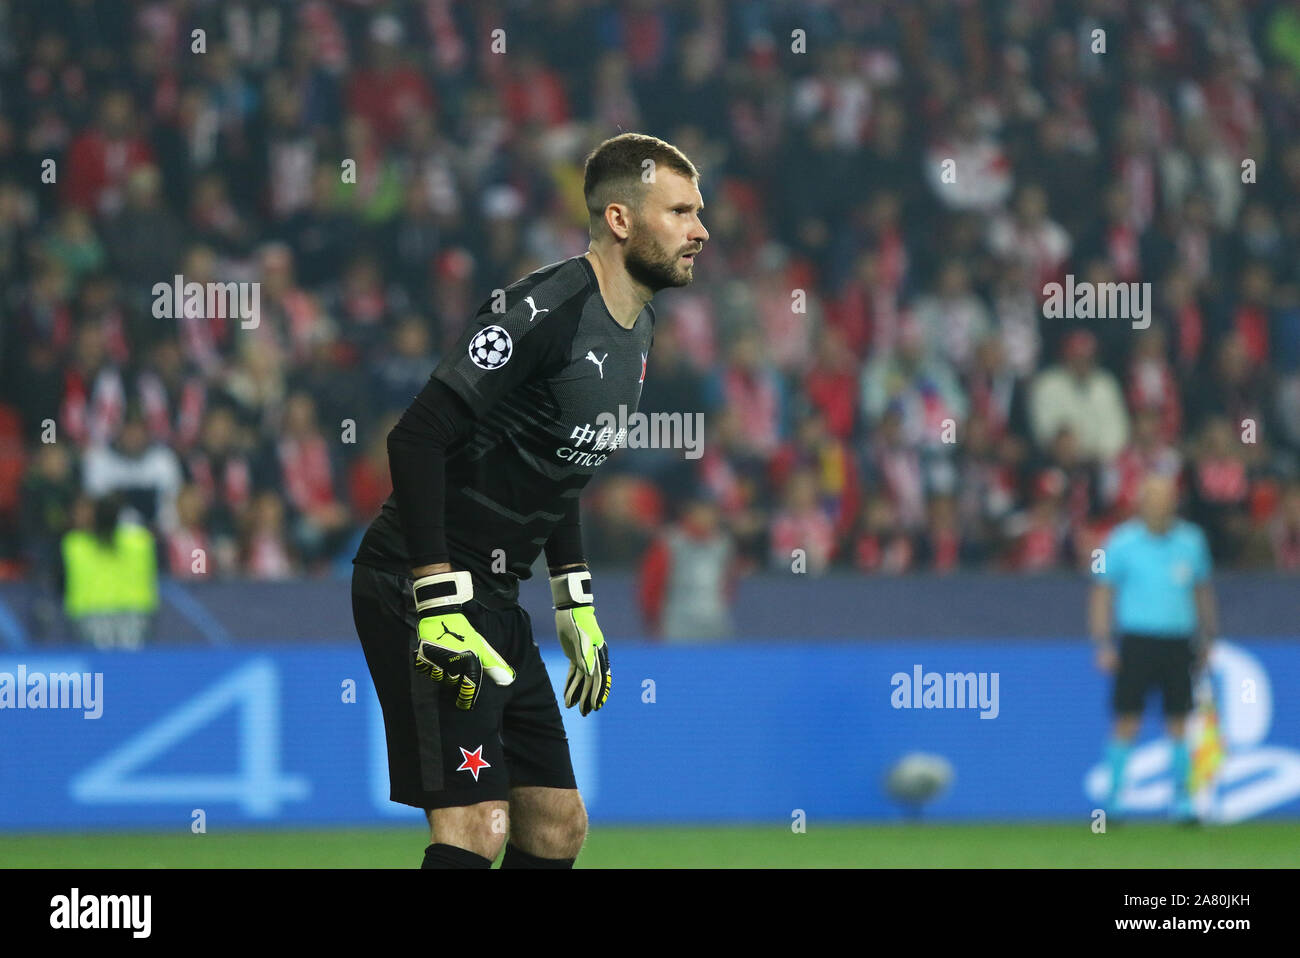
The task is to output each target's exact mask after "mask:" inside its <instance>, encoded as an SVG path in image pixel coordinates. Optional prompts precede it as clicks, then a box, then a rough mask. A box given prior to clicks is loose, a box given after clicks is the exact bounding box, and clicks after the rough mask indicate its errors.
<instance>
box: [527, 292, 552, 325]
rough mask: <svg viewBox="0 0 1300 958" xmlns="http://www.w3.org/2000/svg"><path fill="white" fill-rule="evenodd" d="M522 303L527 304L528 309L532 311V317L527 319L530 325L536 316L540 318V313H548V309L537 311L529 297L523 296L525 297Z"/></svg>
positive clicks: (535, 305)
mask: <svg viewBox="0 0 1300 958" xmlns="http://www.w3.org/2000/svg"><path fill="white" fill-rule="evenodd" d="M524 302H525V303H527V304H528V308H529V309H531V310H532V311H533V315H531V316H529V317H528V321H529V322H530V323H531V322H532V321H533V320H534V319H536V318H537V317H538V316H540V315H541V314H542V313H549V312H550V309H549V308H547V309H538V308H537V304H536V303H534V302H533V298H532V297H531V296H525V297H524Z"/></svg>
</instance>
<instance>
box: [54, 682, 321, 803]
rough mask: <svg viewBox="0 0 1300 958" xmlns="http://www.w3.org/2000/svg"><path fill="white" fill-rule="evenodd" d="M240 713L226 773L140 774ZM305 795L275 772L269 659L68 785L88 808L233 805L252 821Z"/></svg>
mask: <svg viewBox="0 0 1300 958" xmlns="http://www.w3.org/2000/svg"><path fill="white" fill-rule="evenodd" d="M231 707H235V708H237V710H238V726H239V741H238V755H239V767H238V769H237V770H235V771H234V772H232V773H230V774H226V775H207V774H198V775H184V774H178V773H167V774H155V775H140V774H138V773H139V770H140V769H141V768H142V767H143V766H145V765H146V764H147V763H148V762H150V761H151V760H153V759H155V758H157V757H158V756H160V755H162V754H163V753H164V752H166V751H167V750H168V749H169V748H171V747H172V746H173V745H176V744H177V743H178V742H181V741H183V740H184V739H185V737H186V736H188V735H190V734H191V733H192V732H194V730H195V729H199V728H202V727H203V726H204V725H207V724H208V723H209V722H212V721H213V720H214V719H216V718H217V716H219V715H220V714H221V713H222V712H224V711H225V710H226V709H228V708H231ZM310 792H311V786H310V783H309V782H308V781H307V779H305V778H303V777H302V776H298V775H281V774H280V675H279V672H278V670H277V669H276V667H275V664H274V663H273V662H271V661H270V660H269V659H254V660H253V661H251V662H249V663H248V664H247V665H244V666H241V667H240V668H238V669H236V670H235V671H234V672H231V673H230V674H229V675H227V676H226V677H225V678H223V679H222V680H221V681H220V682H218V683H217V684H216V685H213V686H211V687H210V688H208V689H206V690H204V691H203V692H201V693H200V694H199V695H197V696H195V697H194V698H192V699H189V700H187V701H186V702H185V703H184V704H183V705H181V706H180V707H179V708H177V709H175V710H173V711H172V712H170V713H169V714H167V715H165V716H163V717H162V718H161V719H159V720H158V721H157V722H154V723H153V724H152V725H150V726H148V727H147V728H146V729H144V730H143V731H141V732H138V733H136V734H135V735H134V736H132V737H131V738H130V739H128V740H127V741H126V742H125V743H124V744H122V745H119V746H118V747H117V748H115V749H113V750H112V751H111V752H109V753H108V754H107V755H105V756H104V757H103V758H102V759H100V760H99V761H98V762H96V763H95V764H94V765H92V766H91V767H90V768H88V769H86V770H85V771H84V772H82V773H81V774H80V775H78V776H77V777H76V778H74V779H73V780H72V796H73V798H75V799H76V800H78V801H80V802H84V803H86V804H109V803H112V804H158V803H161V802H195V803H203V802H207V803H215V802H234V803H236V804H237V805H239V807H240V808H242V809H243V811H244V812H245V814H247V815H249V816H250V817H253V818H270V817H272V816H274V815H275V814H276V813H277V812H279V810H280V806H281V804H282V803H284V802H289V801H301V800H302V799H305V798H306V797H307V796H308V795H309V794H310Z"/></svg>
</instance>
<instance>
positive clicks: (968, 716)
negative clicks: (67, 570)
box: [0, 640, 1300, 831]
mask: <svg viewBox="0 0 1300 958" xmlns="http://www.w3.org/2000/svg"><path fill="white" fill-rule="evenodd" d="M613 652H614V655H613V662H614V674H615V677H616V681H615V685H614V692H613V694H612V696H611V698H610V701H609V704H608V705H607V706H606V707H605V708H604V709H603V710H602V711H601V712H599V713H596V714H593V715H591V716H589V717H587V718H582V717H581V716H579V715H578V714H577V712H576V710H570V711H566V712H565V722H566V725H567V728H568V732H569V736H570V742H571V748H572V754H573V758H574V765H575V771H576V774H577V777H578V782H579V785H580V787H581V788H582V789H583V792H584V795H585V797H586V799H587V803H588V807H589V809H590V813H591V818H592V820H593V821H595V822H628V823H632V822H772V821H777V820H783V821H786V822H788V821H790V820H791V816H792V815H794V814H796V813H797V812H799V811H801V812H802V813H803V814H804V815H806V816H807V817H808V819H810V820H822V821H852V820H888V819H894V818H898V817H899V816H900V815H901V814H902V812H901V810H900V809H899V808H898V807H897V806H896V805H895V804H894V803H893V802H892V801H891V799H890V798H889V797H888V796H887V795H886V794H885V792H884V790H883V788H882V783H883V780H884V777H885V775H886V772H887V771H888V769H889V768H890V766H891V765H893V763H895V762H896V761H897V760H898V759H899V758H900V757H902V756H903V755H904V754H907V753H909V752H914V751H922V752H927V753H934V754H938V755H941V756H943V757H945V758H946V759H947V760H948V761H949V762H950V763H951V764H952V766H953V768H954V770H955V778H954V780H953V782H952V784H951V786H950V787H949V788H948V789H947V791H946V792H945V793H944V794H942V795H941V796H940V797H939V798H937V799H936V800H935V802H934V803H933V804H932V805H930V806H928V807H927V808H926V810H925V814H926V816H927V817H928V818H931V819H934V820H954V821H956V820H1026V819H1038V820H1049V819H1057V820H1059V819H1069V818H1073V817H1076V816H1087V815H1088V813H1089V811H1090V810H1091V809H1092V808H1094V807H1095V806H1096V805H1097V803H1098V800H1099V798H1100V796H1101V794H1102V793H1103V790H1104V788H1105V784H1106V783H1105V772H1104V770H1103V769H1102V767H1101V766H1100V762H1099V759H1100V756H1101V752H1102V747H1103V744H1104V741H1105V738H1106V735H1107V730H1108V725H1109V720H1108V716H1107V708H1106V703H1107V696H1108V691H1109V690H1108V684H1107V682H1106V680H1105V678H1104V677H1103V676H1102V675H1100V674H1099V673H1098V672H1097V671H1096V670H1095V668H1094V667H1093V664H1092V660H1091V655H1090V652H1089V649H1088V647H1087V643H1086V642H1083V641H1076V642H1068V641H1061V640H1045V641H1041V642H1031V641H1017V642H1011V643H1008V642H1001V643H995V642H984V641H977V640H962V641H912V642H894V643H885V642H873V643H861V642H858V643H854V642H836V643H805V642H800V643H794V642H791V643H788V644H780V645H777V644H768V645H752V644H750V645H742V644H737V645H729V646H711V647H707V648H705V647H657V646H652V645H645V644H633V643H627V642H625V643H621V644H619V645H618V646H617V647H616V648H614V649H613ZM546 658H547V667H548V669H549V671H550V673H551V676H552V680H553V681H556V682H558V681H560V680H561V679H562V677H563V675H564V671H565V667H566V663H565V662H564V660H563V659H562V658H561V657H560V656H559V655H558V653H548V654H547V656H546ZM1213 668H1214V674H1215V677H1216V679H1217V686H1218V688H1219V689H1220V695H1219V717H1220V723H1221V730H1222V738H1223V741H1224V745H1225V749H1226V759H1225V761H1224V762H1223V763H1222V765H1221V766H1220V768H1219V776H1218V778H1219V780H1218V783H1217V787H1216V790H1215V791H1214V793H1213V794H1210V795H1208V796H1206V797H1205V798H1204V801H1205V802H1207V805H1206V813H1207V815H1209V816H1210V817H1212V818H1217V819H1219V820H1222V821H1235V820H1242V819H1247V818H1254V817H1258V816H1288V817H1294V816H1297V815H1298V814H1300V704H1298V703H1297V699H1296V697H1295V696H1293V695H1291V696H1283V695H1277V694H1275V693H1276V691H1277V690H1279V689H1283V690H1294V689H1297V688H1300V647H1297V645H1296V643H1294V642H1279V641H1269V640H1258V641H1231V642H1221V643H1220V644H1219V646H1218V648H1217V650H1216V653H1215V657H1214V661H1213ZM954 677H955V679H954ZM55 706H57V707H55ZM1160 735H1161V731H1160V724H1159V717H1158V714H1157V710H1156V703H1154V702H1153V703H1151V711H1150V713H1149V714H1148V716H1147V719H1146V724H1145V725H1144V727H1143V739H1142V742H1141V743H1140V745H1139V748H1138V749H1136V750H1135V752H1134V757H1133V760H1132V763H1131V768H1132V769H1133V776H1132V781H1131V782H1130V783H1129V785H1128V788H1127V789H1126V798H1127V800H1128V803H1129V805H1130V806H1131V807H1132V808H1134V809H1135V810H1137V811H1142V810H1149V811H1152V812H1155V811H1158V810H1159V809H1160V808H1161V807H1162V806H1163V804H1164V802H1165V801H1167V798H1168V795H1169V789H1170V782H1169V760H1168V759H1169V756H1168V748H1167V745H1166V744H1165V743H1164V742H1163V741H1162V740H1161V738H1160ZM465 744H466V746H467V747H468V748H470V749H473V747H474V746H475V745H476V744H479V743H465ZM196 810H202V813H203V815H204V817H205V818H206V821H207V823H208V827H213V826H214V825H215V824H216V823H218V822H220V823H222V824H224V825H226V826H231V825H269V826H290V825H294V826H297V825H302V826H308V825H321V824H367V823H375V824H379V823H393V822H400V821H411V822H419V821H420V819H421V814H420V812H418V811H416V810H414V809H409V808H405V807H403V806H398V805H394V804H392V803H391V802H389V801H388V783H387V758H386V753H385V747H384V737H383V723H382V717H381V714H380V711H379V708H378V704H377V702H376V701H375V698H374V692H373V689H372V687H371V684H370V677H369V674H368V672H367V671H366V666H365V661H364V659H363V658H362V656H361V653H360V650H359V648H357V649H356V650H353V649H349V648H347V647H339V646H329V647H323V646H322V647H316V648H313V647H304V646H303V645H302V644H297V645H294V646H292V647H290V646H265V647H258V648H251V649H250V648H247V647H241V648H238V649H235V648H226V649H209V650H174V651H162V650H153V651H146V652H142V653H137V654H130V653H93V652H84V653H82V652H78V651H71V652H49V653H40V652H37V651H35V650H29V651H24V652H22V653H19V654H12V655H6V656H0V829H3V830H7V831H14V830H25V829H26V830H61V829H67V830H90V829H99V828H113V827H150V828H152V827H172V826H178V825H183V826H185V827H188V824H189V822H190V821H191V819H192V817H193V816H194V815H195V812H196Z"/></svg>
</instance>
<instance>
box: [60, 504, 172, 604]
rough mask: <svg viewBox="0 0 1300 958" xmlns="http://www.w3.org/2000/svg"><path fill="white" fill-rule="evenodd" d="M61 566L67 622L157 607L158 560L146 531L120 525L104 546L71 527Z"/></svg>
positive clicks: (149, 535)
mask: <svg viewBox="0 0 1300 958" xmlns="http://www.w3.org/2000/svg"><path fill="white" fill-rule="evenodd" d="M63 567H64V570H65V571H66V574H67V588H66V590H65V592H64V597H63V607H64V610H65V611H66V612H67V614H68V616H69V617H70V618H74V619H77V618H81V617H82V616H86V615H96V614H103V613H111V612H153V611H154V610H155V609H157V608H158V557H157V554H156V553H155V552H154V540H153V535H152V534H151V533H150V532H149V530H148V529H145V528H143V527H141V526H135V525H129V524H126V523H123V524H122V525H119V526H118V527H117V529H116V530H115V531H114V533H113V541H112V543H111V544H110V545H107V546H106V545H105V544H104V543H103V542H102V541H100V540H99V539H96V538H95V537H94V536H93V535H91V534H90V533H89V532H82V531H80V530H76V529H74V530H73V531H71V532H69V533H67V534H66V535H65V536H64V537H63Z"/></svg>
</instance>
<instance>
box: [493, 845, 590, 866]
mask: <svg viewBox="0 0 1300 958" xmlns="http://www.w3.org/2000/svg"><path fill="white" fill-rule="evenodd" d="M501 867H502V868H572V867H573V859H572V858H538V857H537V856H536V855H530V854H528V852H526V851H524V850H523V849H522V848H520V847H519V846H518V845H511V844H507V845H506V855H505V858H503V859H501Z"/></svg>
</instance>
